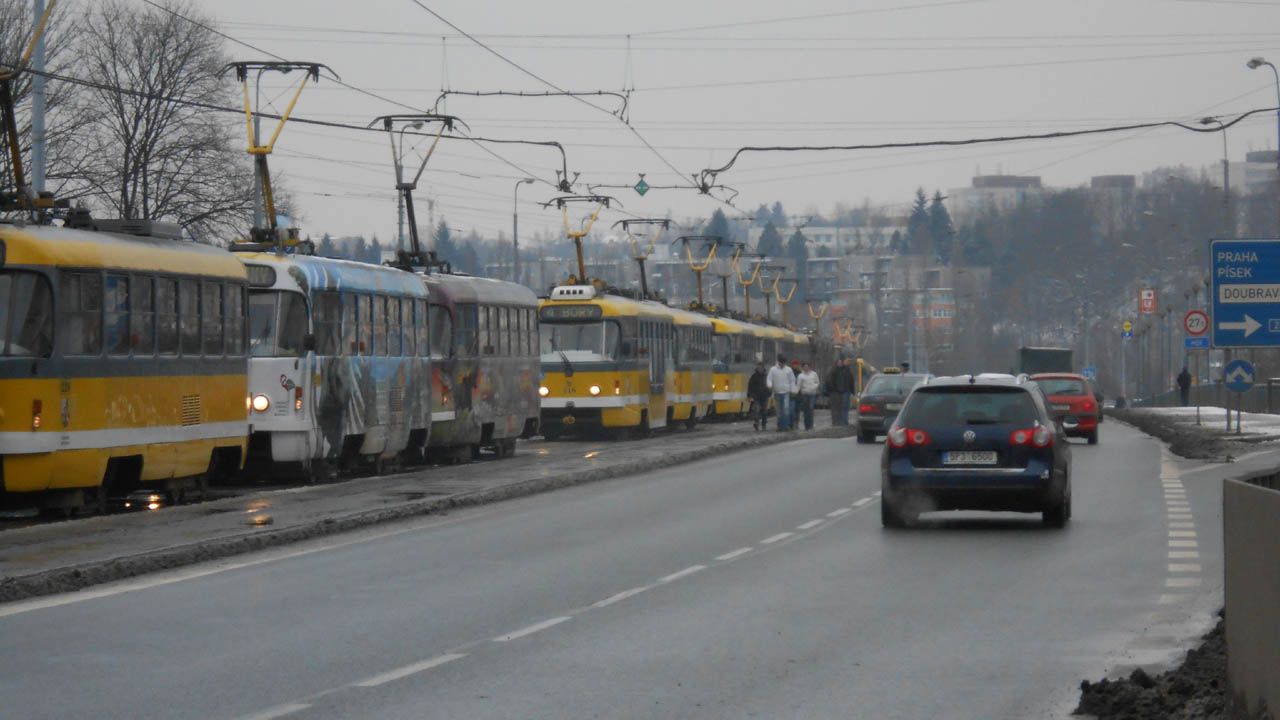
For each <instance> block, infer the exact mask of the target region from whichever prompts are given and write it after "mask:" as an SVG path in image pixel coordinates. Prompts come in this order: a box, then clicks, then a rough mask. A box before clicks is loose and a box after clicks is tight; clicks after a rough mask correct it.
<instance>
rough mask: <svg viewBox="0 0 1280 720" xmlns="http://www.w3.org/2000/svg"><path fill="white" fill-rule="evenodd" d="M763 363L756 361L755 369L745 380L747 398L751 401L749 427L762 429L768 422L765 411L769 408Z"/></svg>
mask: <svg viewBox="0 0 1280 720" xmlns="http://www.w3.org/2000/svg"><path fill="white" fill-rule="evenodd" d="M765 378H766V373H765V370H764V363H762V362H758V363H756V371H755V372H753V373H751V378H750V379H749V380H747V399H748V400H750V401H751V427H753V428H755V429H756V430H764V429H765V426H766V425H767V424H768V422H769V417H768V415H766V414H765V412H766V411H767V410H768V409H769V395H770V393H769V385H768V383H767V382H765Z"/></svg>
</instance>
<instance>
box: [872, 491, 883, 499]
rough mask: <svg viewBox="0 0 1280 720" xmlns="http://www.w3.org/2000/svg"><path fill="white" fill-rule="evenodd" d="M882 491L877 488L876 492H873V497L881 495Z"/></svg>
mask: <svg viewBox="0 0 1280 720" xmlns="http://www.w3.org/2000/svg"><path fill="white" fill-rule="evenodd" d="M880 492H881V491H879V490H877V491H875V492H873V493H871V497H880Z"/></svg>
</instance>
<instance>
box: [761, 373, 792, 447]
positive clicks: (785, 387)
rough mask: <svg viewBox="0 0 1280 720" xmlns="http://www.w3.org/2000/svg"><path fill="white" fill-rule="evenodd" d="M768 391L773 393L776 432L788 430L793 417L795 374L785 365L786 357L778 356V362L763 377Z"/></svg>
mask: <svg viewBox="0 0 1280 720" xmlns="http://www.w3.org/2000/svg"><path fill="white" fill-rule="evenodd" d="M765 384H766V385H768V387H769V392H771V393H773V404H774V407H776V408H777V410H778V432H785V431H787V430H790V429H791V427H792V425H793V421H794V419H795V416H794V413H793V408H792V406H791V395H792V393H794V392H795V391H796V387H797V383H796V374H795V373H794V372H792V371H791V368H789V367H787V359H786V358H785V357H783V356H781V355H779V356H778V364H777V365H774V366H773V367H771V368H769V375H768V376H767V377H766V378H765Z"/></svg>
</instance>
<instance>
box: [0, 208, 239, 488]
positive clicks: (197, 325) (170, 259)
mask: <svg viewBox="0 0 1280 720" xmlns="http://www.w3.org/2000/svg"><path fill="white" fill-rule="evenodd" d="M97 226H98V228H100V229H101V231H99V230H76V229H68V228H62V227H49V226H20V225H5V224H0V309H2V310H3V312H2V313H0V334H2V335H3V337H2V338H0V341H2V343H3V347H0V473H2V474H0V491H2V492H0V503H4V504H11V505H18V504H31V503H33V502H39V503H41V504H43V505H45V506H46V507H76V506H79V505H83V504H89V503H93V502H96V503H97V504H98V505H99V506H102V505H103V504H104V502H105V500H106V497H107V496H108V495H114V494H117V493H124V492H128V491H130V490H132V489H134V488H136V487H138V486H140V485H142V484H145V483H158V484H161V485H162V486H163V487H164V488H165V489H168V490H170V491H171V492H173V493H174V494H175V495H176V494H178V493H180V492H181V491H182V489H183V488H185V487H188V486H190V485H192V484H194V483H193V480H195V479H202V478H204V477H206V476H207V475H208V474H210V473H221V472H234V471H236V470H238V469H239V467H240V466H241V463H242V459H243V457H244V452H245V443H246V437H247V435H248V432H247V430H248V408H247V406H246V402H247V382H246V367H247V360H246V357H245V324H244V316H245V312H244V310H245V306H244V303H245V287H246V272H245V269H244V265H242V264H241V263H240V261H239V260H238V259H237V258H235V257H234V256H232V255H231V254H229V253H227V252H226V251H225V250H222V249H220V248H216V247H212V246H208V245H200V244H196V243H193V242H187V241H182V240H179V239H178V232H177V228H176V227H171V228H169V229H167V231H166V232H165V233H164V234H165V235H166V237H156V236H154V235H152V234H147V235H141V234H139V233H151V232H152V229H153V228H158V227H159V224H154V225H153V224H150V223H146V222H142V223H137V222H131V223H128V224H126V223H124V222H122V221H115V222H111V221H98V223H97ZM109 229H115V230H123V231H125V232H109V231H106V230H109ZM126 233H132V234H126ZM156 234H159V233H156Z"/></svg>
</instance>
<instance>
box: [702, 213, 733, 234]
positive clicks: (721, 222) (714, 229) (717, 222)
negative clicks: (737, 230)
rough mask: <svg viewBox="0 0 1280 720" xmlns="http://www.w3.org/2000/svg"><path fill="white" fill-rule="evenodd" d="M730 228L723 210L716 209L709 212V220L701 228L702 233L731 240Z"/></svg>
mask: <svg viewBox="0 0 1280 720" xmlns="http://www.w3.org/2000/svg"><path fill="white" fill-rule="evenodd" d="M731 233H732V230H730V228H729V218H727V217H725V216H724V212H722V211H720V210H716V211H715V212H714V213H712V214H711V220H709V221H707V224H706V225H705V226H703V228H702V234H703V235H716V236H718V237H721V238H723V239H724V240H726V241H727V240H731V239H732V238H731V237H730V234H731Z"/></svg>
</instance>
